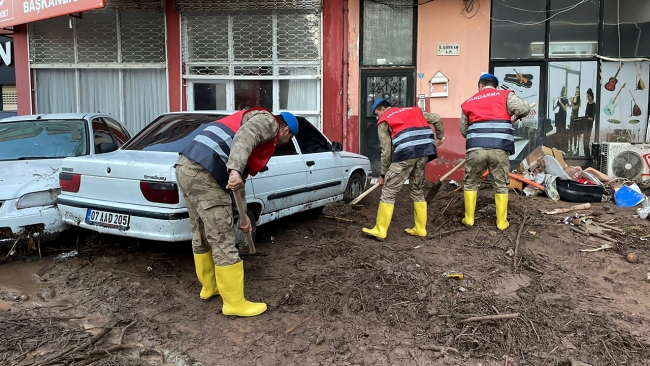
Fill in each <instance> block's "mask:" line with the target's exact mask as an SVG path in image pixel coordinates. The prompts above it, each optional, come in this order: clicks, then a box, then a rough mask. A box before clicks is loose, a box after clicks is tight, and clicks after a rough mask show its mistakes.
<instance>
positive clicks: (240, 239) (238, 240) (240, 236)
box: [234, 207, 257, 249]
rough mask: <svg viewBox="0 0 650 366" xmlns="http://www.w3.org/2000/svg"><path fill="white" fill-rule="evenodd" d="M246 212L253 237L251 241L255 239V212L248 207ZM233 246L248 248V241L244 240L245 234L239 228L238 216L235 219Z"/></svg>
mask: <svg viewBox="0 0 650 366" xmlns="http://www.w3.org/2000/svg"><path fill="white" fill-rule="evenodd" d="M246 214H247V215H248V220H249V221H250V222H251V229H252V231H251V237H252V238H253V241H255V233H256V232H257V225H256V224H255V222H256V221H257V220H256V219H255V214H254V213H253V211H252V210H251V209H250V207H248V208H247V210H246ZM234 230H235V246H236V247H237V248H238V249H244V248H248V241H246V234H244V233H242V232H241V230H239V216H238V217H237V219H236V220H235V228H234Z"/></svg>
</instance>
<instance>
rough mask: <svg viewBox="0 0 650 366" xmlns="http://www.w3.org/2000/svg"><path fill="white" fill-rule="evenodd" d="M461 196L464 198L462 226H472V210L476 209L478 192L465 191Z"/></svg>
mask: <svg viewBox="0 0 650 366" xmlns="http://www.w3.org/2000/svg"><path fill="white" fill-rule="evenodd" d="M463 195H464V197H465V218H464V219H463V224H465V225H467V226H474V210H475V209H476V197H477V196H478V191H465V192H463Z"/></svg>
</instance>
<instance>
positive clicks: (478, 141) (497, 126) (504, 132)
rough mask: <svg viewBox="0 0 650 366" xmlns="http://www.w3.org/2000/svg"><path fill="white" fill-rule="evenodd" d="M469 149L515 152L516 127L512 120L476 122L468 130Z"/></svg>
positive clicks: (466, 145)
mask: <svg viewBox="0 0 650 366" xmlns="http://www.w3.org/2000/svg"><path fill="white" fill-rule="evenodd" d="M465 147H466V149H467V150H469V149H475V148H483V149H501V150H505V151H507V152H508V153H510V155H513V154H514V153H515V137H514V128H513V127H512V122H510V121H484V122H474V123H472V124H470V125H469V129H468V131H467V141H466V143H465Z"/></svg>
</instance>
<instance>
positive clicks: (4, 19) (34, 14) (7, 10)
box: [0, 0, 106, 28]
mask: <svg viewBox="0 0 650 366" xmlns="http://www.w3.org/2000/svg"><path fill="white" fill-rule="evenodd" d="M105 5H106V0H0V27H2V28H5V27H11V26H14V25H18V24H25V23H30V22H35V21H37V20H43V19H48V18H54V17H58V16H61V15H67V14H72V13H78V12H82V11H87V10H93V9H101V8H103V7H104V6H105Z"/></svg>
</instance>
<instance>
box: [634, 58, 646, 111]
mask: <svg viewBox="0 0 650 366" xmlns="http://www.w3.org/2000/svg"><path fill="white" fill-rule="evenodd" d="M634 68H635V69H636V75H637V76H638V77H639V82H638V83H636V88H637V89H639V90H645V83H644V82H643V78H641V72H640V71H639V68H638V67H637V66H636V64H634ZM634 103H635V104H636V102H634Z"/></svg>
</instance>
